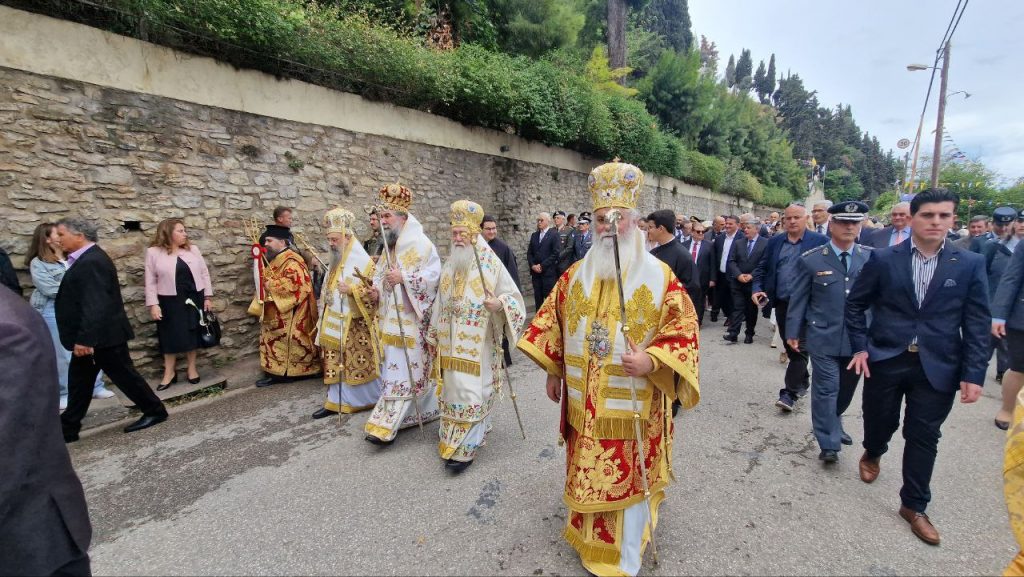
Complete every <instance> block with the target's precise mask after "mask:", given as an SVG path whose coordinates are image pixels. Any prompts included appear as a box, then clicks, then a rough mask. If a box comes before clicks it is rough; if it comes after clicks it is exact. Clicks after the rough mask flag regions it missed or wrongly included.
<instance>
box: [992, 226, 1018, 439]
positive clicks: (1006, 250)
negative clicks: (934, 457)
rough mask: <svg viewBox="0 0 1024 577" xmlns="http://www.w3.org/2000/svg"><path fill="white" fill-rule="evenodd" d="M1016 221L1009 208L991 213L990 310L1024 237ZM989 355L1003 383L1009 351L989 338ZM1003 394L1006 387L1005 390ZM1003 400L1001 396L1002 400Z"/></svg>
mask: <svg viewBox="0 0 1024 577" xmlns="http://www.w3.org/2000/svg"><path fill="white" fill-rule="evenodd" d="M1016 220H1017V211H1016V210H1014V209H1013V208H1011V207H1009V206H1001V207H999V208H997V209H996V210H995V211H994V212H993V213H992V222H993V224H994V228H995V230H994V232H995V233H996V235H997V237H996V238H995V239H993V240H990V241H989V242H986V243H985V247H984V248H983V249H982V255H984V256H985V271H986V272H987V273H988V300H989V303H991V305H992V306H993V307H995V300H994V299H995V296H996V289H997V288H998V287H999V281H1000V280H1001V279H1002V278H1003V273H1004V272H1005V271H1006V266H1007V265H1008V264H1009V263H1010V259H1012V258H1013V251H1014V249H1016V248H1017V244H1018V243H1019V242H1020V237H1021V236H1024V224H1022V225H1018V226H1017V227H1015V226H1014V223H1015V221H1016ZM991 344H992V347H991V348H992V352H993V353H994V354H995V357H996V381H997V382H1000V383H1002V382H1003V373H1005V372H1006V369H1007V367H1009V363H1010V356H1009V355H1010V351H1009V350H1008V349H1007V347H1006V339H1002V338H998V337H996V336H992V337H991ZM1004 390H1005V386H1004ZM1005 398H1006V396H1005V395H1004V399H1005ZM1011 403H1016V395H1013V396H1012V397H1011ZM1012 411H1013V404H1010V405H1009V410H1008V411H1006V412H1005V413H1006V414H1003V415H1001V416H1002V417H1003V418H1002V419H1000V418H999V416H997V417H996V426H997V427H1002V425H1001V423H1006V424H1007V426H1009V422H1010V416H1011V415H1010V414H1009V413H1011V412H1012Z"/></svg>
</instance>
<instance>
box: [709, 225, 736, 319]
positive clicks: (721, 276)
mask: <svg viewBox="0 0 1024 577" xmlns="http://www.w3.org/2000/svg"><path fill="white" fill-rule="evenodd" d="M739 226H740V219H739V218H738V217H736V216H734V215H731V214H730V215H729V216H726V217H724V218H723V224H722V230H721V231H720V232H719V233H718V234H716V235H715V270H714V272H712V273H711V274H712V275H713V277H712V280H713V281H714V283H715V290H714V291H713V292H714V299H713V300H712V303H711V322H717V321H718V311H722V314H724V315H725V318H726V319H727V320H726V321H725V322H726V323H728V322H729V321H728V319H729V317H731V316H732V309H733V307H732V284H731V283H730V282H729V271H728V265H729V254H730V253H731V252H732V245H733V243H735V242H736V241H737V240H740V239H741V238H743V233H741V232H740V230H739Z"/></svg>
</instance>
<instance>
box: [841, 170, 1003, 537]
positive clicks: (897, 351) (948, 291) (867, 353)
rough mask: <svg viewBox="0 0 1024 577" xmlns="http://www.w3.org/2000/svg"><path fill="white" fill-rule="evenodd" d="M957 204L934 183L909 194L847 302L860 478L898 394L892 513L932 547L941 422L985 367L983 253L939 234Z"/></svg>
mask: <svg viewBox="0 0 1024 577" xmlns="http://www.w3.org/2000/svg"><path fill="white" fill-rule="evenodd" d="M958 203H959V200H958V198H957V196H956V195H955V194H953V193H951V192H949V191H947V190H945V189H941V188H934V189H927V190H924V191H922V192H920V193H918V194H917V195H916V196H914V199H913V200H912V201H911V203H910V214H911V230H912V231H913V232H912V233H911V236H910V238H909V239H908V240H906V241H904V242H903V243H901V244H898V245H896V246H893V247H889V248H884V249H879V250H875V251H872V253H871V257H870V258H869V259H868V262H867V264H865V265H864V269H863V270H862V271H861V273H860V278H859V279H857V282H856V283H854V285H853V289H852V290H851V291H850V296H849V297H847V300H846V327H847V330H848V331H849V334H850V347H851V350H853V351H854V355H853V360H852V361H850V365H849V366H850V367H851V368H853V369H854V370H856V371H857V372H858V373H859V374H862V375H864V395H863V401H864V455H863V456H862V457H861V459H860V478H861V480H862V481H864V482H865V483H871V482H873V481H874V480H875V479H876V478H877V477H878V474H879V471H880V466H881V458H882V455H884V454H885V453H886V451H887V450H888V449H889V440H890V439H891V438H892V435H893V433H895V432H896V430H897V429H899V427H900V410H901V409H902V408H903V402H904V399H905V400H906V410H905V412H904V417H903V438H904V439H906V444H905V445H904V449H903V488H902V489H901V490H900V499H901V501H902V506H901V507H900V511H899V513H900V516H901V517H903V519H904V520H906V521H907V522H908V523H910V528H911V531H913V533H914V535H916V536H917V537H918V538H919V539H921V540H922V541H924V542H925V543H928V544H930V545H938V544H939V532H938V530H936V529H935V527H934V526H933V525H932V523H931V521H930V520H929V519H928V516H927V515H925V509H926V508H927V507H928V502H929V501H931V490H930V488H929V485H930V483H931V478H932V470H933V469H934V467H935V455H936V453H937V452H938V447H939V437H940V436H941V435H940V429H941V427H942V424H943V422H945V420H946V417H948V416H949V412H950V410H951V409H952V408H953V401H954V400H955V399H956V396H957V392H959V393H960V402H962V403H973V402H975V401H977V400H978V398H979V397H981V387H982V384H983V383H984V381H985V370H986V368H987V365H988V352H989V351H988V338H987V337H988V333H989V330H990V322H991V317H990V316H989V307H988V282H987V280H986V278H985V259H984V257H982V256H981V255H980V254H976V253H973V252H970V251H966V250H961V249H959V248H957V247H955V246H952V243H949V242H946V231H947V230H949V227H950V225H952V224H953V218H954V217H955V215H956V208H957V204H958ZM869 313H870V314H871V325H870V327H869V326H868V322H867V317H868V314H869Z"/></svg>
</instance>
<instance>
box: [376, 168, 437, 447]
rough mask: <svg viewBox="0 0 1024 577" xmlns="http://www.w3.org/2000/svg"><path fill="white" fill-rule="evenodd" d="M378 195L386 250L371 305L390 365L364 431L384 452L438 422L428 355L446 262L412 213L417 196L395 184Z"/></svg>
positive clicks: (385, 367)
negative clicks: (405, 434) (401, 435)
mask: <svg viewBox="0 0 1024 577" xmlns="http://www.w3.org/2000/svg"><path fill="white" fill-rule="evenodd" d="M378 194H379V203H380V206H379V207H378V209H377V215H378V216H379V217H380V222H381V226H382V227H383V228H384V230H385V235H384V240H385V244H384V251H383V253H382V255H381V257H380V259H379V260H378V261H377V262H378V265H377V271H376V274H375V275H374V280H373V288H372V289H370V299H371V301H372V302H375V303H377V304H378V307H379V308H378V310H377V318H378V322H379V323H380V340H381V346H382V348H383V350H384V363H383V365H382V367H381V375H380V382H381V396H380V399H379V400H378V401H377V405H376V406H375V407H374V408H373V412H372V413H370V419H369V420H368V421H367V422H366V426H365V427H364V430H365V431H366V440H367V441H369V442H371V443H373V444H375V445H381V446H384V445H390V444H391V443H392V442H393V441H394V440H395V437H396V436H397V435H398V431H399V429H403V428H406V427H415V426H417V425H418V424H420V423H425V422H427V421H431V420H433V419H436V418H437V416H438V409H437V394H436V392H435V391H434V387H431V386H428V379H429V378H430V361H431V358H430V355H428V354H426V352H425V348H426V347H425V344H424V337H425V336H426V332H427V328H428V327H429V326H430V311H431V306H433V304H434V297H435V296H436V295H437V281H438V277H440V276H441V258H440V257H438V255H437V248H435V247H434V243H432V242H430V239H429V238H427V235H426V234H424V232H423V225H421V224H420V221H419V220H417V219H416V217H415V216H413V215H412V214H411V213H410V212H409V207H410V206H411V205H412V191H411V190H409V189H408V188H407V187H405V186H402V185H400V184H389V185H387V186H385V187H383V188H381V189H380V191H379V193H378ZM396 305H397V306H396Z"/></svg>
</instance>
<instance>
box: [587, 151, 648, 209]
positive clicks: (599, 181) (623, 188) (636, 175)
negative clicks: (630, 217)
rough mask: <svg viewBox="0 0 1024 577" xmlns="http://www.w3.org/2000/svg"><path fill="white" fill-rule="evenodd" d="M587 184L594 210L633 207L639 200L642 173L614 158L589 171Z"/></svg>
mask: <svg viewBox="0 0 1024 577" xmlns="http://www.w3.org/2000/svg"><path fill="white" fill-rule="evenodd" d="M589 185H590V197H591V199H592V200H593V202H594V210H598V209H600V208H608V207H612V206H617V207H621V208H630V209H634V208H636V205H637V201H638V200H640V190H641V189H642V188H643V185H644V173H643V172H641V171H640V169H639V168H637V167H635V166H633V165H632V164H626V163H625V162H619V161H618V159H616V160H614V161H612V162H609V163H607V164H602V165H601V166H598V167H597V168H595V169H594V170H592V171H590V179H589Z"/></svg>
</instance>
